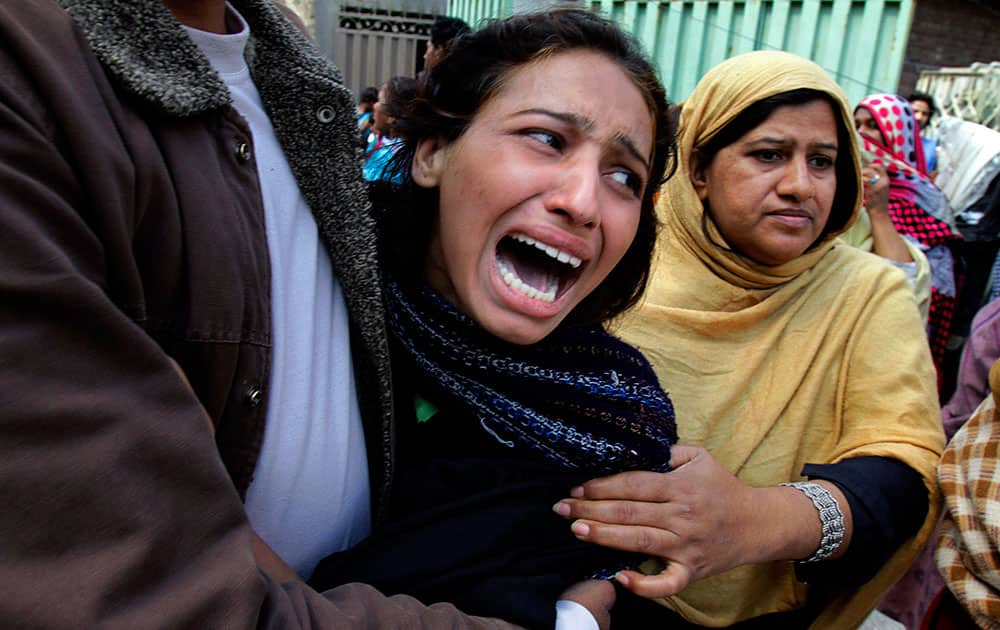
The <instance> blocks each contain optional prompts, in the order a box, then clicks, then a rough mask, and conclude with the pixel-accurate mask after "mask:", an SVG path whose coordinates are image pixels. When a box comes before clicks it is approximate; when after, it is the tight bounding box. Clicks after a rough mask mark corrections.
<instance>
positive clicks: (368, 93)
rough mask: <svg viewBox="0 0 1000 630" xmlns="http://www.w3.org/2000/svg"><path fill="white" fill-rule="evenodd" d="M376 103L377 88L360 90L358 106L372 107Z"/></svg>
mask: <svg viewBox="0 0 1000 630" xmlns="http://www.w3.org/2000/svg"><path fill="white" fill-rule="evenodd" d="M377 102H378V88H377V87H366V88H365V89H363V90H361V96H360V97H359V98H358V104H359V105H360V104H366V105H374V104H375V103H377Z"/></svg>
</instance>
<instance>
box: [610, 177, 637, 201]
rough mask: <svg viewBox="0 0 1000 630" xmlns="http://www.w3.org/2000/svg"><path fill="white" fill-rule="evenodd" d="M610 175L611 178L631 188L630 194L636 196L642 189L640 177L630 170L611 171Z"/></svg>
mask: <svg viewBox="0 0 1000 630" xmlns="http://www.w3.org/2000/svg"><path fill="white" fill-rule="evenodd" d="M610 176H611V179H613V180H614V181H615V182H617V183H618V184H620V185H622V186H624V187H626V188H628V189H629V190H631V191H632V194H634V195H636V196H638V195H639V193H640V192H641V191H642V179H640V178H639V176H638V175H636V174H635V173H633V172H632V171H612V172H611V173H610Z"/></svg>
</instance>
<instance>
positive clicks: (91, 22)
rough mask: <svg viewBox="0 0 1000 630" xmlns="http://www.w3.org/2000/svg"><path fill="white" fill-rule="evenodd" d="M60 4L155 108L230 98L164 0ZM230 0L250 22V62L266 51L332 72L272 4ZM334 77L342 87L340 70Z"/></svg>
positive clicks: (190, 111) (195, 108)
mask: <svg viewBox="0 0 1000 630" xmlns="http://www.w3.org/2000/svg"><path fill="white" fill-rule="evenodd" d="M59 2H60V3H61V4H62V5H63V7H64V8H65V10H66V12H67V13H69V14H70V16H72V18H73V20H74V21H75V22H76V23H77V25H78V26H79V28H80V30H81V31H82V32H83V36H84V38H85V39H86V40H87V43H88V44H89V45H90V48H91V49H92V50H93V51H94V53H95V54H96V55H97V57H98V59H100V61H101V62H102V63H103V64H104V65H105V67H107V68H108V70H109V71H110V72H111V74H112V75H113V76H114V77H115V78H116V81H117V82H118V83H119V84H120V85H121V86H123V87H124V88H125V90H127V91H128V92H130V93H132V94H134V95H135V96H137V97H138V98H139V99H141V100H142V101H145V102H146V103H147V104H148V105H150V106H152V107H153V108H154V109H158V110H162V111H163V112H165V113H168V114H173V115H176V116H184V117H186V116H192V115H195V114H197V113H200V112H204V111H207V110H211V109H215V108H218V107H222V106H224V105H227V104H229V103H230V97H229V91H228V90H227V89H226V86H225V84H224V83H223V82H222V80H221V79H220V78H219V77H218V75H216V73H215V72H214V71H212V68H211V66H210V65H209V63H208V60H207V59H206V58H205V57H204V55H202V54H201V51H199V50H198V48H197V46H195V44H194V43H193V42H192V41H191V40H190V38H188V37H187V35H186V34H185V33H184V31H183V30H182V29H180V28H179V23H178V22H177V20H176V19H175V18H174V16H173V14H172V13H170V11H169V10H168V9H167V8H166V6H165V5H164V4H163V2H162V1H161V0H59ZM231 3H232V5H233V6H234V7H235V8H236V10H237V11H239V12H240V13H241V14H242V15H243V17H244V18H245V19H246V21H247V23H248V24H249V25H250V30H251V39H250V44H249V46H248V47H247V57H248V60H249V62H250V66H251V68H253V67H254V65H255V63H254V62H255V61H256V60H257V59H259V58H260V57H261V56H260V55H257V54H255V52H258V51H260V49H266V50H267V51H268V53H269V55H273V57H272V58H277V59H282V60H283V61H284V63H285V64H287V67H294V68H298V69H299V70H300V71H301V72H303V73H306V74H310V75H312V76H314V77H315V76H322V75H323V74H326V76H330V68H331V66H330V65H329V63H328V62H327V61H326V60H325V59H323V58H322V57H321V56H320V55H319V54H318V53H315V51H314V49H312V47H311V46H310V45H308V44H306V38H305V36H304V35H303V34H302V33H300V32H299V31H298V30H296V29H295V28H294V27H292V26H290V25H289V24H288V22H287V21H286V20H285V18H284V16H283V15H282V14H281V12H280V10H279V9H278V8H277V7H276V6H275V5H274V3H273V2H271V1H270V0H231ZM292 60H294V61H292ZM290 61H291V63H289V62H290ZM255 75H256V72H255ZM335 82H336V83H337V84H339V85H341V86H342V81H341V78H340V75H339V73H338V74H335Z"/></svg>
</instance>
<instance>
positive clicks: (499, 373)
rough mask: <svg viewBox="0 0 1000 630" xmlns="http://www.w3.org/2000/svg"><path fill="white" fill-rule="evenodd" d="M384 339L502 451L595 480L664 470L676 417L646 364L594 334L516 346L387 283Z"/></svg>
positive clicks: (559, 334) (418, 291) (424, 294)
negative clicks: (524, 453) (519, 451)
mask: <svg viewBox="0 0 1000 630" xmlns="http://www.w3.org/2000/svg"><path fill="white" fill-rule="evenodd" d="M385 290H386V302H387V305H386V306H387V311H388V326H389V331H390V333H391V334H392V335H393V337H394V338H395V339H396V341H398V342H399V344H400V345H401V346H402V348H403V349H404V350H405V352H406V353H408V355H409V358H410V359H411V360H412V363H413V364H414V365H415V366H416V369H417V371H418V373H419V375H420V376H421V380H423V381H424V382H425V383H427V384H431V386H433V387H435V388H436V393H437V394H438V396H439V397H441V399H442V400H444V401H446V402H447V403H448V404H451V405H455V406H457V407H458V408H459V409H462V410H464V411H467V412H468V413H469V414H471V415H472V416H473V417H474V418H476V419H477V420H478V421H479V423H480V424H481V425H482V426H483V428H484V429H485V430H486V431H487V432H489V433H490V434H491V435H492V436H493V437H494V438H496V439H497V440H498V441H499V442H501V443H502V444H505V445H507V446H510V447H512V448H528V449H531V450H533V451H535V452H537V453H539V454H540V455H542V456H543V457H545V458H547V459H548V460H550V461H552V462H555V463H556V464H558V465H559V466H561V467H564V468H569V469H579V470H582V471H586V472H589V473H594V474H610V473H615V472H621V471H624V470H654V471H665V470H668V469H669V465H668V462H669V460H670V446H671V445H672V444H674V443H675V442H676V441H677V427H676V425H675V423H674V409H673V405H672V404H671V402H670V398H669V397H668V396H667V394H666V392H664V391H663V389H662V388H661V387H660V385H659V383H658V382H657V379H656V375H655V373H654V372H653V369H652V367H650V365H649V363H648V362H647V361H646V358H645V357H644V356H643V355H642V354H641V353H640V352H639V351H638V350H636V349H635V348H633V347H632V346H629V345H628V344H626V343H624V342H622V341H621V340H619V339H617V338H615V337H614V336H612V335H611V334H609V333H608V332H606V331H605V330H604V329H603V328H601V327H599V326H595V327H590V328H581V327H573V326H569V325H563V326H560V327H559V328H557V329H556V330H555V331H554V332H553V333H551V334H550V335H549V336H548V337H546V338H545V339H543V340H542V341H540V342H538V343H535V344H531V345H527V346H520V345H516V344H511V343H507V342H505V341H503V340H501V339H498V338H497V337H494V336H493V335H491V334H490V333H489V332H487V331H486V330H484V329H483V328H481V327H480V326H479V325H478V324H476V323H475V322H474V321H473V320H472V319H471V318H469V317H467V316H466V315H464V314H463V313H461V312H459V311H458V310H457V309H456V308H455V307H454V306H452V305H451V304H450V303H449V302H448V301H447V300H445V299H444V298H443V297H441V296H440V295H439V294H437V293H435V292H434V291H432V290H430V289H429V288H427V287H425V286H420V287H409V286H407V287H403V286H402V285H400V284H398V283H397V282H396V281H394V280H393V279H392V278H391V277H386V278H385Z"/></svg>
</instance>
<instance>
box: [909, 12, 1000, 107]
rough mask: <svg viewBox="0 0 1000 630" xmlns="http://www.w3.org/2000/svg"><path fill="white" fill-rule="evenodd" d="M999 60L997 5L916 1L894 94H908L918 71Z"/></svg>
mask: <svg viewBox="0 0 1000 630" xmlns="http://www.w3.org/2000/svg"><path fill="white" fill-rule="evenodd" d="M996 60H1000V2H997V0H917V3H916V8H915V10H914V14H913V23H912V25H911V26H910V38H909V40H908V41H907V46H906V53H905V54H904V57H903V68H902V72H901V73H900V77H899V88H898V90H897V91H898V92H899V93H900V94H902V95H904V96H905V95H907V94H909V93H910V92H911V91H912V90H913V87H914V86H915V85H916V83H917V78H918V77H919V76H920V71H921V70H935V69H937V68H940V67H964V66H968V65H969V64H971V63H972V62H974V61H985V62H989V61H996Z"/></svg>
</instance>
